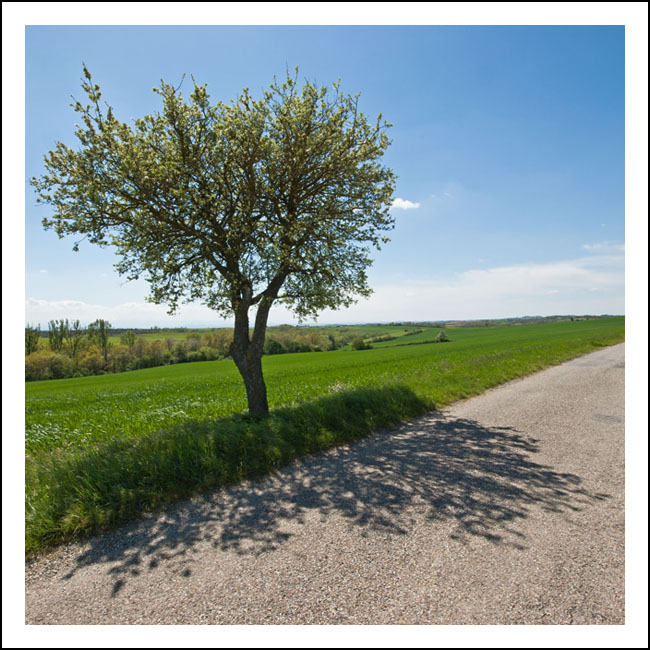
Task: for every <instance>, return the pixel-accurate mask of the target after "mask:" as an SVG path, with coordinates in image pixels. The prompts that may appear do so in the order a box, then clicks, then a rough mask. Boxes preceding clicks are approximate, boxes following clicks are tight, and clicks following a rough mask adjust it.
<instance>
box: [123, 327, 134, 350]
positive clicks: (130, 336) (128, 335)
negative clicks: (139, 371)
mask: <svg viewBox="0 0 650 650" xmlns="http://www.w3.org/2000/svg"><path fill="white" fill-rule="evenodd" d="M120 343H121V344H122V345H126V346H128V348H129V349H131V348H132V347H133V346H134V345H135V332H134V331H133V330H129V331H128V332H125V333H124V334H122V336H120Z"/></svg>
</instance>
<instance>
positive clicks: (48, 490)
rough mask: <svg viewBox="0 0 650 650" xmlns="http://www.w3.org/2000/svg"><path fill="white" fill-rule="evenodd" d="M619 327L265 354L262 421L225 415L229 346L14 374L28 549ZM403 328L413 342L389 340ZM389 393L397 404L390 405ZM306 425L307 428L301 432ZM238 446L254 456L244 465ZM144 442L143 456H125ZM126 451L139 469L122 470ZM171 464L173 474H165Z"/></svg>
mask: <svg viewBox="0 0 650 650" xmlns="http://www.w3.org/2000/svg"><path fill="white" fill-rule="evenodd" d="M624 327H625V320H624V317H610V318H599V319H594V320H586V321H575V322H559V323H551V324H533V325H527V324H524V325H520V326H517V327H512V326H494V327H467V328H453V329H452V328H449V329H447V332H448V335H449V338H450V339H451V342H449V343H444V344H440V343H422V342H421V341H419V340H418V338H422V339H424V340H426V337H427V336H429V337H430V336H431V334H432V332H431V331H429V332H427V331H426V330H425V331H422V332H420V333H417V334H412V335H411V336H400V337H399V338H396V339H395V340H392V341H385V342H383V343H381V342H378V343H376V344H373V345H374V346H375V347H374V348H373V349H370V350H359V351H351V350H338V351H332V352H327V353H323V352H321V353H317V352H313V353H300V354H282V355H275V356H267V357H264V358H263V366H264V375H265V379H266V383H267V388H268V394H269V404H270V407H271V409H272V411H273V412H272V419H271V421H270V423H269V424H268V425H265V424H264V422H262V423H261V424H260V423H259V422H258V421H254V420H250V421H248V420H246V418H245V417H244V416H239V415H237V414H242V413H244V412H245V410H246V396H245V391H244V386H243V382H242V380H241V377H240V376H239V374H238V372H237V370H236V368H235V366H234V363H233V362H232V361H230V360H225V361H215V362H199V363H185V364H178V365H172V366H164V367H158V368H149V369H144V370H136V371H131V372H125V373H118V374H110V375H101V376H93V377H82V378H75V379H61V380H49V381H39V382H30V383H27V384H26V385H25V391H26V453H27V459H26V468H27V476H26V481H27V493H26V499H27V502H26V513H27V540H28V543H27V548H28V551H29V550H31V551H35V550H38V549H39V548H43V547H46V546H48V545H51V544H52V543H58V542H60V541H62V540H64V539H68V538H70V537H74V536H75V535H77V534H85V533H86V532H89V531H92V530H98V529H101V528H105V527H107V526H111V525H115V524H117V523H119V522H120V521H122V520H125V519H128V518H129V517H130V516H133V515H134V514H137V512H139V511H142V510H143V509H146V508H151V507H155V506H157V505H160V504H161V503H164V502H167V501H169V500H170V499H172V498H177V497H178V496H181V495H183V494H189V493H191V492H192V491H194V490H197V489H205V488H207V487H211V486H213V485H218V484H223V483H227V482H232V480H239V479H240V478H243V477H245V476H246V475H254V474H259V473H260V472H262V473H263V472H264V471H268V470H270V469H272V468H273V467H276V466H278V465H280V464H282V463H283V462H287V461H288V460H290V459H291V458H292V457H295V456H296V455H299V454H300V453H307V452H310V451H315V450H317V449H321V448H326V447H327V446H331V445H332V444H336V443H338V442H341V441H343V440H349V439H350V438H354V437H358V436H359V435H365V434H366V433H368V432H369V431H370V430H373V429H375V428H377V427H378V426H384V425H387V424H389V423H391V422H394V421H399V420H400V419H405V418H406V417H413V416H415V415H417V414H419V413H421V412H423V411H424V410H426V409H430V408H440V407H442V406H445V405H447V404H449V403H451V402H453V401H455V400H458V399H461V398H465V397H469V396H471V395H476V394H478V393H480V392H482V391H484V390H486V389H487V388H490V387H491V386H495V385H498V384H500V383H503V382H506V381H509V380H511V379H514V378H516V377H520V376H523V375H526V374H529V373H531V372H535V371H537V370H540V369H542V368H544V367H547V366H549V365H553V364H557V363H562V362H563V361H566V360H568V359H570V358H573V357H576V356H579V355H582V354H586V353H588V352H591V351H593V350H595V349H597V348H599V347H601V346H605V345H612V344H615V343H618V342H620V341H622V340H624ZM401 329H402V331H403V330H404V327H402V328H401ZM384 331H385V328H384ZM436 331H439V330H436ZM407 339H412V341H411V342H413V343H421V344H416V345H403V344H402V345H400V343H401V342H403V343H406V342H407ZM355 391H356V392H355ZM387 391H388V392H387ZM391 391H392V392H391ZM355 400H357V402H358V403H357V402H355ZM373 400H374V401H373ZM400 401H403V402H404V404H405V405H406V403H407V402H408V407H406V406H405V407H404V409H401V407H400V404H399V402H400ZM309 404H312V405H314V406H313V408H312V407H310V406H308V405H309ZM319 404H321V405H325V406H323V407H322V408H321V407H318V405H319ZM305 405H307V406H305ZM364 405H365V406H364ZM310 408H311V409H312V410H310ZM389 408H390V409H392V410H391V411H390V413H389V412H388V411H387V412H386V413H382V410H383V409H389ZM273 413H276V415H274V414H273ZM337 413H338V414H339V415H340V419H339V420H336V419H335V416H336V415H337ZM278 414H281V417H280V415H278ZM233 417H234V418H235V420H233V419H232V418H233ZM237 418H239V419H237ZM273 418H275V419H273ZM278 418H280V419H278ZM319 418H321V419H322V421H319ZM332 418H334V419H332ZM355 418H356V420H357V421H356V422H355V423H354V427H356V428H354V427H352V424H351V423H352V422H353V420H355ZM359 418H362V419H364V421H363V422H362V421H360V420H359ZM337 422H339V424H337ZM288 423H291V424H288ZM220 427H221V428H222V429H223V431H227V432H228V433H227V435H226V434H225V433H224V434H223V435H222V433H220ZM292 427H293V428H292ZM310 427H315V429H314V433H313V436H312V439H311V441H310V442H309V444H303V442H304V441H302V440H301V439H300V438H301V436H302V435H303V434H302V432H303V431H304V432H305V433H304V436H305V439H307V438H308V437H309V436H311V435H312V434H310V433H309V431H310ZM351 427H352V428H351ZM339 429H340V430H341V431H338V430H339ZM285 433H286V435H287V436H289V438H290V444H289V443H288V442H287V441H286V440H285V439H284V438H282V436H284V435H285ZM339 433H342V435H341V436H340V435H339ZM343 434H344V435H343ZM224 436H225V437H224ZM233 436H234V437H233ZM238 436H239V437H238ZM256 436H257V437H256ZM269 436H271V437H272V438H273V439H271V438H269ZM225 440H229V441H230V442H228V443H227V444H226V442H224V441H225ZM259 440H263V441H264V442H263V444H262V442H259V444H258V441H259ZM161 441H165V444H163V443H162V442H161ZM251 441H253V442H251ZM196 445H198V446H196ZM247 445H249V447H248V450H249V451H248V452H246V453H245V454H244V457H242V456H241V453H240V451H241V449H243V450H244V451H245V450H246V448H247ZM250 445H252V446H250ZM190 447H191V448H190ZM240 448H241V449H240ZM251 450H252V451H251ZM219 454H221V456H220V455H219ZM229 454H230V456H231V457H232V458H231V459H230V460H228V458H230V456H229ZM246 454H247V455H246ZM251 454H252V455H255V454H257V455H259V456H260V458H259V459H257V460H255V459H253V460H255V462H254V463H253V465H250V467H252V468H253V469H251V470H250V471H249V470H247V469H246V467H248V465H247V463H249V464H250V463H251V462H252V461H251ZM210 455H211V456H210ZM145 456H146V457H147V458H146V460H147V461H148V462H149V461H150V465H148V466H147V467H148V468H147V469H146V470H145V469H142V468H141V467H140V465H138V464H139V463H142V462H143V457H145ZM208 456H210V458H212V460H213V461H214V462H212V461H211V462H212V464H210V463H208V465H209V467H208V465H206V461H205V458H207V457H208ZM258 460H259V462H258ZM230 462H232V463H235V464H236V468H237V469H236V471H235V470H234V469H232V468H230V469H229V467H230V466H229V463H230ZM129 463H132V464H134V463H135V464H134V465H133V468H136V465H137V467H138V468H139V469H137V470H136V469H134V470H133V471H132V472H129V470H128V467H129ZM100 465H101V467H100ZM204 465H205V467H207V469H205V472H204V474H202V473H201V472H203V470H202V469H201V468H202V467H204ZM185 466H186V470H187V471H186V472H185V473H183V471H181V468H182V467H185ZM233 467H234V466H233ZM165 468H166V469H165ZM231 469H232V471H231ZM156 472H168V475H167V474H165V476H166V477H167V478H165V480H162V479H161V480H160V481H158V480H156ZM143 473H144V476H143ZM181 474H182V475H183V478H182V481H181V479H180V478H178V477H180V476H181ZM169 477H172V479H169ZM174 477H177V478H178V481H180V483H177V484H171V485H168V483H169V480H172V482H173V480H176V479H175V478H174ZM188 477H189V478H188ZM194 477H195V478H194ZM132 480H137V481H140V482H137V484H131V483H130V481H132ZM66 481H68V483H69V484H68V485H67V487H66ZM142 481H145V482H146V485H143V484H141V483H142ZM166 489H167V490H168V493H167V494H163V493H161V490H162V491H164V490H166ZM84 493H85V496H84ZM84 499H85V501H84ZM57 500H58V501H57ZM125 500H126V501H125ZM129 504H130V505H129Z"/></svg>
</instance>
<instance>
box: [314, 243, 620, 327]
mask: <svg viewBox="0 0 650 650" xmlns="http://www.w3.org/2000/svg"><path fill="white" fill-rule="evenodd" d="M374 288H375V293H374V294H373V295H372V296H371V297H370V298H369V299H368V300H364V301H360V302H359V303H358V304H357V305H355V306H354V307H351V308H349V309H347V310H343V311H339V312H326V313H323V315H322V316H321V318H319V322H322V323H337V322H338V323H344V322H382V321H383V322H386V321H390V320H450V319H473V318H475V319H480V318H502V317H507V316H526V315H531V316H534V315H542V316H545V315H546V316H548V315H553V314H606V313H609V314H623V313H624V312H625V303H624V297H625V296H624V291H625V278H624V258H623V256H622V255H620V254H618V255H594V256H591V257H586V258H580V259H574V260H565V261H559V262H549V263H546V264H521V265H516V266H503V267H496V268H491V269H472V270H468V271H464V272H462V273H457V274H455V275H453V276H451V277H449V278H444V279H443V278H439V277H438V278H436V277H430V278H428V279H423V278H417V279H415V278H414V279H412V280H410V281H408V282H407V281H404V282H401V283H400V284H399V285H398V284H386V285H380V286H377V285H375V287H374Z"/></svg>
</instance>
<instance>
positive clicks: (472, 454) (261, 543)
mask: <svg viewBox="0 0 650 650" xmlns="http://www.w3.org/2000/svg"><path fill="white" fill-rule="evenodd" d="M538 451H539V445H538V441H537V440H535V439H534V438H531V437H529V436H526V435H524V434H523V433H521V432H518V431H516V430H514V429H511V428H508V427H491V428H486V427H483V426H481V425H479V424H478V423H476V422H474V421H471V420H467V419H452V418H447V417H445V416H444V415H442V414H440V413H433V414H428V415H426V416H423V417H421V418H419V419H417V420H415V421H413V422H411V423H409V424H406V425H403V426H402V427H400V428H398V429H393V430H392V431H389V432H380V433H377V434H375V435H373V436H371V437H369V438H367V439H365V440H362V441H360V442H357V443H355V444H353V445H350V446H344V447H339V448H337V449H333V450H330V451H329V452H327V453H324V454H320V455H318V456H312V457H308V458H304V459H302V460H301V461H297V462H294V463H292V464H290V465H289V466H287V467H285V468H284V469H283V470H281V471H280V472H279V473H277V474H275V475H273V476H270V477H268V478H266V479H264V480H260V481H255V482H252V481H251V482H246V483H243V484H241V485H239V486H234V487H230V488H226V489H221V490H218V491H216V492H214V493H212V494H210V495H206V496H204V497H202V498H200V499H197V500H194V501H184V502H182V503H181V504H179V505H177V506H176V507H173V508H170V509H169V510H168V511H167V512H165V513H164V514H161V515H160V516H154V515H151V516H149V517H147V518H145V520H144V521H142V522H139V523H136V524H132V525H130V526H127V527H124V528H122V529H120V530H119V531H114V532H110V533H105V534H103V535H100V536H98V537H95V538H92V539H90V540H89V542H88V544H89V548H88V550H87V551H85V552H84V553H83V554H82V555H81V556H80V557H79V558H78V559H77V565H76V567H75V569H73V570H72V571H71V572H70V573H68V574H67V575H66V576H64V578H66V579H67V578H71V577H72V576H73V575H74V573H75V572H76V571H77V570H78V569H81V568H82V567H85V566H89V565H92V564H97V563H105V564H107V565H109V568H108V573H109V575H111V576H114V577H115V578H116V580H115V583H114V585H113V590H112V595H116V594H117V593H118V592H119V591H120V589H121V588H122V587H123V586H124V584H125V581H126V580H127V579H128V577H129V575H137V574H139V573H141V572H143V571H153V570H156V568H158V567H160V566H161V565H163V564H169V563H171V564H169V566H168V570H171V571H172V572H173V573H178V574H180V575H183V576H186V577H187V576H189V575H191V573H192V555H193V554H194V553H197V552H198V549H199V547H200V548H201V551H202V552H205V548H206V546H207V547H208V552H214V553H215V554H216V553H220V552H234V553H239V554H262V553H269V552H273V550H274V549H276V548H278V547H279V546H281V545H282V544H283V543H285V542H286V541H287V540H288V539H289V538H290V537H291V536H292V534H294V532H292V531H295V529H296V525H299V524H300V523H302V522H303V521H304V520H305V519H306V517H307V516H310V515H312V514H313V513H316V514H317V515H318V516H321V517H322V518H323V519H324V520H326V518H327V517H328V516H330V515H338V516H341V517H343V518H345V519H346V520H347V521H348V522H349V525H350V526H352V527H355V528H357V529H358V530H359V532H360V534H362V535H369V534H371V532H372V531H378V532H379V533H380V534H394V535H407V534H408V533H409V531H410V530H412V528H413V526H414V525H415V522H416V521H421V520H422V519H424V520H428V521H432V522H435V521H440V522H446V524H452V526H451V528H450V530H451V532H450V535H451V537H452V538H454V539H456V540H459V541H461V542H466V541H468V540H470V539H471V538H473V537H474V538H476V537H478V538H482V539H484V540H488V541H489V542H491V543H494V544H507V545H510V546H513V547H515V548H518V549H522V550H523V549H525V548H526V544H527V540H526V539H525V538H524V536H523V534H522V533H521V532H519V531H517V530H516V526H515V524H516V523H517V521H519V520H522V519H524V518H526V517H528V516H529V513H530V509H531V508H533V507H534V508H536V509H537V508H541V509H542V510H543V511H546V512H549V513H559V512H571V511H578V510H581V509H582V508H584V507H585V506H587V505H588V504H590V503H592V502H594V501H597V500H602V499H605V498H608V495H605V494H595V493H590V492H588V491H587V490H585V489H584V488H583V487H581V480H580V478H579V477H578V476H575V475H573V474H566V473H561V472H557V471H555V470H554V469H553V468H552V467H549V466H544V465H541V464H539V463H536V462H535V461H534V460H533V458H534V455H535V453H537V452H538Z"/></svg>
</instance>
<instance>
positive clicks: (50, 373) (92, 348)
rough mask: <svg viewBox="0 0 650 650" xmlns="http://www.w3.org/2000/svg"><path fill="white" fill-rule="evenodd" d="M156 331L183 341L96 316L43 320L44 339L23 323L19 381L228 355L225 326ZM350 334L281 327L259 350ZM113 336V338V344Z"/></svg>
mask: <svg viewBox="0 0 650 650" xmlns="http://www.w3.org/2000/svg"><path fill="white" fill-rule="evenodd" d="M156 331H160V332H161V333H163V332H165V331H166V332H172V331H173V332H175V333H182V332H185V331H187V334H186V336H185V339H184V340H183V339H181V340H179V339H178V338H170V337H167V338H160V339H155V340H147V339H146V338H144V337H143V336H139V335H138V334H136V333H135V332H134V331H133V330H125V329H119V330H117V329H112V327H111V324H110V323H109V322H108V321H107V320H104V319H97V320H96V321H94V322H93V323H91V324H90V325H88V327H87V328H86V329H83V328H82V327H81V326H80V323H79V321H78V320H75V321H69V320H68V319H67V318H66V319H64V320H63V319H62V320H51V321H50V322H49V323H48V330H47V343H45V342H44V341H43V338H44V337H43V334H42V332H41V327H40V325H39V326H38V327H35V326H33V325H28V326H27V327H25V380H26V381H35V380H42V379H64V378H68V377H85V376H89V375H101V374H106V373H114V372H124V371H127V370H138V369H141V368H153V367H155V366H164V365H169V364H173V363H187V362H192V361H218V360H221V359H227V358H230V344H231V342H232V340H233V331H232V330H231V329H217V330H212V331H208V332H203V333H201V332H196V331H192V330H187V329H186V328H176V329H174V330H162V329H160V328H151V329H149V330H146V332H147V333H155V332H156ZM138 332H139V333H141V332H143V330H138ZM355 336H356V335H355V334H353V333H350V332H347V331H343V332H337V331H335V332H327V333H324V332H322V331H319V330H315V329H312V328H308V327H295V326H288V325H281V326H279V327H275V328H270V330H269V336H268V337H267V339H266V342H265V344H264V354H266V355H272V354H285V353H289V352H321V351H329V350H338V349H340V348H342V347H344V346H346V345H347V344H348V343H350V341H351V340H352V339H353V338H355ZM118 337H119V342H116V341H115V339H116V338H118ZM111 339H113V340H111Z"/></svg>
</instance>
